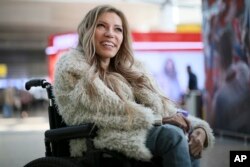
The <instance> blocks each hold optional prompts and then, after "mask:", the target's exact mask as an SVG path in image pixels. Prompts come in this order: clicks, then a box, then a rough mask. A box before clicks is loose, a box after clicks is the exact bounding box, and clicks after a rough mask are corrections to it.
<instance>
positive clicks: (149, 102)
mask: <svg viewBox="0 0 250 167" xmlns="http://www.w3.org/2000/svg"><path fill="white" fill-rule="evenodd" d="M133 68H134V70H138V71H140V72H144V69H143V68H142V66H141V65H140V64H139V63H136V65H135V66H134V67H133ZM91 70H92V69H91V68H90V65H89V64H88V63H87V61H86V58H85V57H84V55H83V54H82V53H81V52H79V51H77V50H76V49H71V50H70V51H68V52H66V53H65V54H64V55H63V56H61V57H60V59H59V60H58V62H57V64H56V70H55V80H54V93H55V97H56V103H57V105H58V107H59V111H60V114H61V115H62V117H63V119H64V121H65V123H66V124H67V125H80V124H82V123H89V122H91V123H95V124H96V125H97V126H98V128H99V130H98V135H97V137H95V138H94V145H95V147H96V148H99V149H103V148H106V149H109V150H115V151H118V152H120V153H123V154H125V155H126V156H128V157H132V158H135V159H138V160H150V159H151V158H152V154H151V152H150V150H149V149H148V148H147V147H146V146H145V142H146V137H147V132H148V130H149V129H150V128H151V127H152V126H153V124H154V122H155V121H156V120H157V119H159V118H160V119H161V118H162V117H163V116H169V115H171V114H174V113H176V111H177V108H176V107H175V106H174V105H173V104H172V103H169V104H164V103H163V102H162V100H161V99H160V95H159V93H157V92H153V91H151V90H148V89H145V88H141V89H138V88H137V89H134V88H132V87H131V86H128V85H127V84H126V83H124V82H122V81H120V86H121V88H122V90H123V93H124V96H125V97H126V98H127V99H126V102H124V101H123V100H121V99H120V98H119V96H118V95H117V94H116V93H115V92H113V91H112V90H111V89H109V88H108V87H107V86H106V85H105V84H104V82H103V81H102V80H101V79H100V78H99V77H97V78H96V79H94V80H91V78H92V77H93V75H92V74H93V73H92V71H91ZM88 84H92V85H93V87H94V88H95V90H96V96H95V97H93V96H90V93H89V90H88V88H87V85H88ZM126 109H129V110H130V113H131V117H130V118H129V117H128V115H127V114H126V112H125V110H126ZM165 111H167V112H165ZM189 118H190V120H191V124H192V126H193V128H195V127H202V128H204V129H205V131H206V133H207V141H208V145H211V144H212V143H213V134H212V130H211V128H210V127H209V125H208V124H207V123H206V122H205V121H203V120H201V119H198V118H194V117H191V116H189ZM84 151H86V143H85V141H84V139H74V140H71V142H70V152H71V155H72V156H81V155H82V153H83V152H84Z"/></svg>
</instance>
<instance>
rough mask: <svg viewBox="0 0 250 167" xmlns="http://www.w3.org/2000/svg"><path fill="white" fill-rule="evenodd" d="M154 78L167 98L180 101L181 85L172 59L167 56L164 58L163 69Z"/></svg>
mask: <svg viewBox="0 0 250 167" xmlns="http://www.w3.org/2000/svg"><path fill="white" fill-rule="evenodd" d="M156 79H157V82H158V85H159V87H160V89H161V90H162V91H163V92H164V93H165V95H166V96H167V97H168V98H169V99H171V100H173V101H174V102H177V103H181V100H182V98H181V97H182V92H181V87H180V83H179V80H178V78H177V72H176V68H175V63H174V61H173V60H172V59H170V58H169V59H167V60H166V63H165V65H164V67H163V71H162V72H161V73H160V74H158V75H156Z"/></svg>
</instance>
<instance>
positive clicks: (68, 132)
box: [24, 79, 161, 167]
mask: <svg viewBox="0 0 250 167" xmlns="http://www.w3.org/2000/svg"><path fill="white" fill-rule="evenodd" d="M32 87H42V88H44V89H46V91H47V95H48V100H49V106H48V117H49V126H50V129H49V130H46V131H45V133H44V137H45V138H44V142H45V157H42V158H38V159H36V160H33V161H31V162H29V163H28V164H26V165H25V166H24V167H42V166H43V167H47V166H48V167H56V166H60V167H69V166H72V167H85V166H88V167H102V166H105V167H111V166H112V167H115V166H119V167H120V166H122V167H156V166H161V164H160V162H159V159H158V158H153V159H152V161H150V162H143V161H138V160H135V159H131V158H128V157H125V156H124V155H122V154H121V153H117V152H115V151H110V150H106V149H105V150H100V149H96V148H95V147H94V144H93V140H92V139H93V138H94V137H95V136H96V132H97V130H98V128H97V127H96V126H95V125H94V124H93V123H86V124H82V125H79V126H67V125H66V124H65V123H64V121H63V119H62V117H61V115H59V111H58V107H57V105H56V102H55V97H54V95H53V86H52V84H51V83H49V82H47V81H46V80H45V79H32V80H29V81H28V82H26V83H25V88H26V90H30V89H31V88H32ZM77 138H85V139H86V143H87V151H86V152H85V153H84V156H83V157H79V158H73V157H70V151H69V140H71V139H77ZM39 165H40V166H39ZM107 165H108V166H107Z"/></svg>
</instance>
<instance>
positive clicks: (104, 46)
mask: <svg viewBox="0 0 250 167" xmlns="http://www.w3.org/2000/svg"><path fill="white" fill-rule="evenodd" d="M94 39H95V47H96V54H97V55H98V56H99V57H100V60H101V66H102V67H103V68H104V69H107V67H108V65H109V62H110V58H113V57H114V56H115V55H116V53H117V52H118V50H119V48H120V46H121V43H122V40H123V29H122V21H121V19H120V17H119V16H118V15H117V14H115V13H112V12H107V13H103V14H102V15H101V16H99V18H98V20H97V25H96V29H95V38H94Z"/></svg>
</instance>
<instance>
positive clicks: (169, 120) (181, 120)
mask: <svg viewBox="0 0 250 167" xmlns="http://www.w3.org/2000/svg"><path fill="white" fill-rule="evenodd" d="M162 123H163V124H171V125H175V126H178V127H180V128H181V129H183V131H184V132H185V133H187V132H188V131H189V129H190V121H189V120H188V119H187V118H186V117H185V116H183V115H182V114H181V113H177V114H175V115H174V116H171V117H164V118H162Z"/></svg>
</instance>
